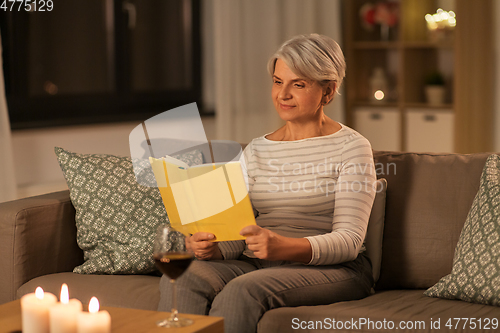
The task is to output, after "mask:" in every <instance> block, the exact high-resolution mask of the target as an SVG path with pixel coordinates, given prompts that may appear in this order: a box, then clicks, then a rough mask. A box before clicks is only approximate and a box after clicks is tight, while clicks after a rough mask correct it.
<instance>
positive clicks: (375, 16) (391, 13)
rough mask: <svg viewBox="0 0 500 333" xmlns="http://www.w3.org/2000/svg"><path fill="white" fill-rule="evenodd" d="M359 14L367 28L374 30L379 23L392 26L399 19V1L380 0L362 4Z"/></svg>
mask: <svg viewBox="0 0 500 333" xmlns="http://www.w3.org/2000/svg"><path fill="white" fill-rule="evenodd" d="M359 15H360V17H361V23H362V24H363V27H364V28H365V29H366V30H373V28H374V26H375V25H377V24H380V25H381V26H385V27H390V28H392V27H394V26H396V25H397V24H398V21H399V2H397V1H394V0H393V1H388V0H386V1H379V2H377V3H375V4H373V3H371V2H367V3H365V4H364V5H363V6H361V8H360V11H359Z"/></svg>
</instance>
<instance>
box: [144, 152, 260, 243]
mask: <svg viewBox="0 0 500 333" xmlns="http://www.w3.org/2000/svg"><path fill="white" fill-rule="evenodd" d="M149 161H150V162H151V167H152V169H153V173H154V175H155V178H156V182H157V184H158V189H159V190H160V193H161V196H162V199H163V204H164V205H165V209H166V210H167V214H168V217H169V219H170V224H171V225H172V227H174V228H175V229H176V230H178V231H180V232H182V233H185V234H187V233H191V234H194V233H196V232H198V231H203V232H211V233H213V234H214V235H215V237H216V238H215V241H229V240H238V239H245V237H243V236H241V235H240V234H239V232H240V230H241V229H242V228H243V227H245V226H247V225H251V224H255V217H254V214H253V209H252V205H251V203H250V198H249V196H248V191H247V188H246V184H245V180H244V178H243V172H242V170H241V165H240V162H234V161H233V162H228V163H220V164H217V163H216V164H214V163H210V164H202V165H196V166H192V167H189V166H188V165H187V164H186V163H184V162H183V161H180V160H178V159H176V158H173V157H170V156H166V157H162V158H159V159H156V158H153V157H150V158H149Z"/></svg>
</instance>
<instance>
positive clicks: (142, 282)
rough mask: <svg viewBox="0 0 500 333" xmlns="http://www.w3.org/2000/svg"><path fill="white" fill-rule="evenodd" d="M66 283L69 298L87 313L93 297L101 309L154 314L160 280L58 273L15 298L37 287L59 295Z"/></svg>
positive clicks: (27, 286)
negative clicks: (131, 309)
mask: <svg viewBox="0 0 500 333" xmlns="http://www.w3.org/2000/svg"><path fill="white" fill-rule="evenodd" d="M63 283H66V284H67V285H68V289H69V296H70V298H76V299H79V300H80V301H81V302H82V303H83V308H84V309H86V308H87V305H88V304H89V301H90V298H92V296H96V297H97V299H98V300H99V303H100V305H101V306H115V307H122V308H134V309H143V310H155V311H156V309H157V308H158V302H159V301H160V291H159V289H158V286H159V283H160V277H158V276H153V275H92V274H76V273H71V272H67V273H57V274H49V275H44V276H41V277H37V278H35V279H33V280H31V281H28V282H27V283H25V284H24V285H22V286H21V287H20V288H19V289H18V290H17V298H21V297H22V296H23V295H26V294H28V293H32V292H33V291H34V290H35V289H36V287H38V286H40V287H42V288H43V290H45V291H48V292H51V293H53V294H54V295H58V296H59V294H60V292H61V285H62V284H63Z"/></svg>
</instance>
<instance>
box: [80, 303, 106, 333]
mask: <svg viewBox="0 0 500 333" xmlns="http://www.w3.org/2000/svg"><path fill="white" fill-rule="evenodd" d="M77 322H78V333H109V332H111V316H110V315H109V313H108V311H99V301H98V300H97V298H95V297H92V298H91V299H90V302H89V312H88V313H85V312H81V313H79V314H78V318H77Z"/></svg>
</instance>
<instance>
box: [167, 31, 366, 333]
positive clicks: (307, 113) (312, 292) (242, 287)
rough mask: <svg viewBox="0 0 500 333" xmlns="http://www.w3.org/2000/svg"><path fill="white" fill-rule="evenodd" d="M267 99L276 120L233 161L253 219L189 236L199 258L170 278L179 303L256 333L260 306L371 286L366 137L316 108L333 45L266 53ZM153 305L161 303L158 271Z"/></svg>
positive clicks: (289, 45) (304, 41)
mask: <svg viewBox="0 0 500 333" xmlns="http://www.w3.org/2000/svg"><path fill="white" fill-rule="evenodd" d="M268 71H269V74H270V75H271V77H272V80H273V87H272V92H271V96H272V99H273V102H274V106H275V108H276V111H277V112H278V114H279V116H280V117H281V119H283V120H284V121H285V125H284V126H283V127H281V128H279V129H277V130H276V131H274V132H272V133H269V134H266V135H264V136H261V137H259V138H256V139H254V140H252V141H251V142H250V143H249V144H248V146H247V147H246V148H245V150H244V152H243V154H242V158H241V161H242V162H243V163H242V166H243V169H244V170H243V173H244V175H245V176H246V177H247V181H248V189H249V195H250V199H251V202H252V205H253V206H254V209H255V211H256V212H257V214H258V215H257V217H256V222H257V225H252V226H247V227H245V228H243V229H242V230H241V232H240V233H241V234H242V235H244V236H246V240H245V241H234V242H218V243H217V242H210V240H211V239H213V237H214V235H213V234H210V233H202V232H200V233H196V234H194V235H192V236H191V237H190V238H189V240H188V244H189V245H188V246H189V247H190V248H191V249H192V250H193V251H194V253H195V256H196V258H197V259H199V260H198V261H195V262H193V264H192V265H191V267H190V268H189V269H188V270H187V272H186V273H185V274H184V275H182V276H181V277H180V278H179V279H178V280H177V286H178V295H179V296H178V297H179V299H178V303H177V304H178V310H179V312H184V313H193V314H203V315H207V314H209V315H213V316H221V317H224V323H225V331H226V332H229V333H231V332H255V331H256V329H257V323H258V321H259V320H260V318H261V317H262V315H263V314H264V312H265V311H267V310H271V309H274V308H278V307H284V306H301V305H320V304H330V303H333V302H338V301H345V300H353V299H360V298H363V297H365V296H367V295H369V293H370V289H371V287H372V285H373V279H372V272H371V264H370V262H369V259H367V257H365V255H364V254H363V251H364V246H363V241H364V238H365V234H366V230H367V225H368V218H369V215H370V211H371V207H372V204H373V200H374V197H375V191H374V190H373V187H372V186H373V182H374V181H375V170H374V163H373V156H372V151H371V146H370V143H369V142H368V141H367V140H366V139H365V138H364V137H363V136H361V135H360V134H359V133H357V132H356V131H354V130H352V129H350V128H349V127H347V126H345V125H343V124H340V123H338V122H336V121H334V120H332V119H330V118H329V117H327V116H326V115H325V114H324V112H323V106H324V105H326V104H328V103H330V102H331V101H332V100H333V98H334V94H335V93H336V92H338V90H339V87H340V85H341V83H342V80H343V78H344V75H345V61H344V57H343V54H342V51H341V49H340V47H339V46H338V44H337V43H336V42H335V41H334V40H332V39H331V38H329V37H326V36H322V35H317V34H311V35H301V36H296V37H294V38H292V39H290V40H289V41H287V42H285V43H284V44H283V45H282V46H281V48H280V49H279V50H278V51H277V52H276V53H275V54H274V55H273V56H272V57H271V59H270V60H269V63H268ZM160 288H161V300H160V305H159V310H163V311H169V310H170V298H171V294H170V291H171V288H169V286H168V278H166V277H165V276H164V277H163V278H162V283H161V286H160Z"/></svg>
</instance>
